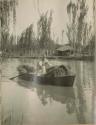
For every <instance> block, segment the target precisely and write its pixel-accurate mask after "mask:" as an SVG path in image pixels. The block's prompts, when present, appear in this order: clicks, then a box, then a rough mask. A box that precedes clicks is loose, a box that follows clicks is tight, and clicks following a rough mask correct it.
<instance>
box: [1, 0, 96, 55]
mask: <svg viewBox="0 0 96 125" xmlns="http://www.w3.org/2000/svg"><path fill="white" fill-rule="evenodd" d="M16 6H17V2H16V0H4V1H0V13H1V16H0V21H1V27H0V30H1V31H0V33H1V34H0V36H1V37H0V50H1V51H2V53H3V55H13V56H14V55H19V56H23V55H26V56H27V55H28V56H39V55H40V56H41V55H45V54H46V55H53V54H54V53H55V50H56V48H58V47H59V46H60V45H59V44H58V43H56V41H55V40H54V39H52V36H51V25H52V22H53V17H52V14H53V12H52V11H50V12H48V11H47V12H45V13H42V14H40V17H39V20H38V22H37V33H35V31H34V24H31V25H30V26H28V27H27V28H26V29H25V30H24V31H23V32H22V33H21V34H20V36H18V37H16V36H15V34H14V35H13V34H10V33H9V30H10V28H9V24H10V16H12V18H13V29H14V31H15V24H16ZM66 11H67V14H68V17H69V22H68V23H67V32H66V35H67V38H68V43H69V45H70V46H72V48H74V55H75V54H76V53H84V54H87V55H92V56H93V55H94V50H95V34H94V32H93V28H92V27H93V25H92V24H88V23H87V21H86V17H87V16H88V15H87V13H88V6H87V4H86V1H85V0H77V3H73V2H71V1H70V2H69V4H68V5H67V10H66ZM10 13H11V15H10ZM62 14H63V12H62ZM63 31H64V30H62V34H63Z"/></svg>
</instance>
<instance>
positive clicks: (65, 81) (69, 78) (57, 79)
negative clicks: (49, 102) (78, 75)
mask: <svg viewBox="0 0 96 125" xmlns="http://www.w3.org/2000/svg"><path fill="white" fill-rule="evenodd" d="M18 71H19V78H20V79H23V80H27V81H32V82H35V83H39V84H44V85H56V86H73V83H74V79H75V74H73V73H68V74H65V75H62V76H54V75H45V74H42V75H37V74H35V73H33V72H28V71H27V70H25V68H23V67H20V68H19V70H18Z"/></svg>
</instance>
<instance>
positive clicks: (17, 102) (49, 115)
mask: <svg viewBox="0 0 96 125" xmlns="http://www.w3.org/2000/svg"><path fill="white" fill-rule="evenodd" d="M6 61H7V62H6ZM6 61H4V62H3V64H2V69H3V70H2V73H3V74H4V75H5V76H6V78H9V77H12V76H16V75H17V70H16V68H17V67H18V65H20V64H30V65H33V64H35V63H36V60H33V59H8V60H6ZM50 61H51V63H52V64H54V65H55V64H68V65H70V67H71V68H72V71H74V72H75V73H76V79H75V82H74V86H73V87H71V88H70V87H68V88H67V87H57V86H44V85H38V84H36V83H32V82H27V81H24V80H21V79H19V78H17V79H15V80H14V81H15V84H14V83H13V82H12V81H11V82H9V81H8V82H7V84H6V83H2V84H3V85H2V93H3V94H2V95H3V96H2V107H3V108H2V109H4V112H3V111H2V112H3V114H4V115H3V116H5V114H7V113H6V112H7V110H9V112H13V113H12V114H15V115H14V117H15V118H12V119H13V121H14V119H15V120H16V119H17V121H18V119H19V121H23V122H24V123H26V124H28V125H29V122H30V125H31V124H34V123H35V122H36V121H39V122H40V123H41V124H43V123H45V124H46V123H47V124H48V125H49V124H53V123H54V124H57V123H58V124H60V123H61V122H62V124H63V123H83V124H84V123H92V122H93V121H92V112H93V111H92V89H93V85H94V79H95V76H94V72H93V71H94V66H93V62H82V61H66V60H64V61H63V60H55V61H54V60H50ZM6 90H7V91H6ZM5 91H6V93H5ZM21 100H22V101H21ZM10 105H11V106H12V107H14V108H10ZM8 107H9V109H7V108H8ZM13 109H14V110H13ZM9 114H10V113H9ZM54 114H55V115H54ZM9 116H10V115H9ZM12 116H13V115H12ZM40 116H42V118H43V117H44V119H41V117H40ZM22 117H23V118H22ZM8 118H9V117H8ZM32 118H34V119H32ZM22 119H23V120H22ZM47 119H49V120H47ZM49 121H50V122H51V123H49ZM14 124H15V123H14ZM22 124H23V123H22ZM38 124H39V123H38ZM7 125H8V124H7ZM16 125H17V124H16Z"/></svg>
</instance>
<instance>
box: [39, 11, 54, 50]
mask: <svg viewBox="0 0 96 125" xmlns="http://www.w3.org/2000/svg"><path fill="white" fill-rule="evenodd" d="M51 24H52V11H50V14H49V16H48V11H47V12H46V13H45V14H44V13H43V14H41V15H40V19H39V21H38V23H37V26H38V41H39V44H40V48H41V49H47V50H49V49H50V48H51V44H53V43H52V39H51Z"/></svg>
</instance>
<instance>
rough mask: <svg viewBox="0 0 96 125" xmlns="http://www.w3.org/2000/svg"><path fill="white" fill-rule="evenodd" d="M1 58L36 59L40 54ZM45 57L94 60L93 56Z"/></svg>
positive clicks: (48, 57)
mask: <svg viewBox="0 0 96 125" xmlns="http://www.w3.org/2000/svg"><path fill="white" fill-rule="evenodd" d="M1 58H31V59H38V58H42V56H4V57H3V56H1ZM46 58H47V59H66V60H78V61H79V60H82V61H94V56H46Z"/></svg>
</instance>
